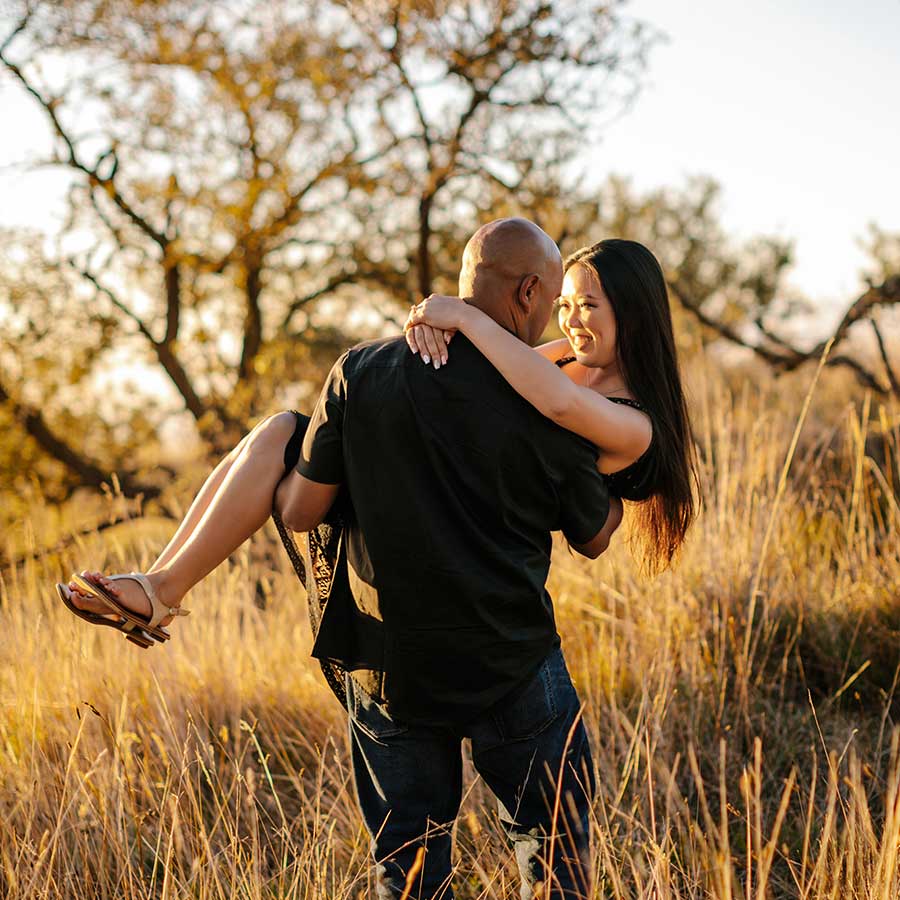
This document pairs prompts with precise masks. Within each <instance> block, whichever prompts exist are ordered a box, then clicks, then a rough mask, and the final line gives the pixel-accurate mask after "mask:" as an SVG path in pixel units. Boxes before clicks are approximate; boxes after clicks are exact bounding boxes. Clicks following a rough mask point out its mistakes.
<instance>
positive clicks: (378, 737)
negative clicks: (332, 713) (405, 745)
mask: <svg viewBox="0 0 900 900" xmlns="http://www.w3.org/2000/svg"><path fill="white" fill-rule="evenodd" d="M347 688H348V690H347V700H348V703H347V707H348V711H349V713H350V718H351V719H352V720H353V724H354V725H355V726H357V727H358V728H359V729H360V730H361V731H363V732H364V733H365V734H366V735H368V737H370V738H371V739H372V740H373V741H376V742H381V741H383V740H385V739H386V738H391V737H397V735H400V734H405V733H406V732H407V731H409V725H406V724H405V723H403V722H399V721H397V720H396V719H393V718H391V716H390V714H389V713H388V711H387V710H386V709H385V708H384V705H383V704H382V703H379V702H378V701H377V700H376V699H375V698H374V697H372V696H371V695H370V694H368V693H367V692H366V691H365V689H364V688H362V687H361V686H360V685H359V683H358V682H357V681H355V680H354V679H353V677H352V676H351V675H348V676H347Z"/></svg>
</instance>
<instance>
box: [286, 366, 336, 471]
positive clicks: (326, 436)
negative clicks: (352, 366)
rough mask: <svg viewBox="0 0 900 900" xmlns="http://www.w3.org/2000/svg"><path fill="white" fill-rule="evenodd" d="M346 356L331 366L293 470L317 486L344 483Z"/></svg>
mask: <svg viewBox="0 0 900 900" xmlns="http://www.w3.org/2000/svg"><path fill="white" fill-rule="evenodd" d="M346 365H347V353H344V354H343V355H342V356H341V357H340V358H339V359H338V361H337V362H336V363H335V364H334V365H333V366H332V368H331V372H330V373H329V374H328V378H327V379H326V381H325V386H324V387H323V388H322V392H321V393H320V394H319V401H318V403H316V408H315V410H314V411H313V414H312V418H311V419H310V420H309V427H308V428H307V429H306V436H305V437H304V438H303V448H302V450H301V451H300V459H299V461H298V462H297V471H298V472H299V473H300V474H301V475H303V476H304V477H305V478H308V479H309V480H310V481H316V482H318V483H319V484H342V483H343V482H344V446H343V436H344V413H345V411H346V406H347V379H346V372H345V369H346Z"/></svg>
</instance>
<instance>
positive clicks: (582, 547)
mask: <svg viewBox="0 0 900 900" xmlns="http://www.w3.org/2000/svg"><path fill="white" fill-rule="evenodd" d="M624 514H625V507H624V506H623V504H622V501H621V500H620V499H619V498H618V497H610V498H609V515H608V516H607V517H606V521H605V522H604V523H603V527H602V528H601V529H600V531H598V532H597V534H596V535H595V536H594V537H593V538H591V539H590V540H589V541H588V542H587V543H586V544H570V545H569V546H570V547H571V548H572V549H573V550H574V551H575V552H576V553H580V554H581V555H582V556H586V557H588V559H596V558H597V557H598V556H599V555H600V554H601V553H604V552H606V549H607V548H608V547H609V541H610V538H611V537H612V536H613V532H614V531H615V530H616V529H617V528H618V527H619V526H620V525H621V524H622V518H623V516H624Z"/></svg>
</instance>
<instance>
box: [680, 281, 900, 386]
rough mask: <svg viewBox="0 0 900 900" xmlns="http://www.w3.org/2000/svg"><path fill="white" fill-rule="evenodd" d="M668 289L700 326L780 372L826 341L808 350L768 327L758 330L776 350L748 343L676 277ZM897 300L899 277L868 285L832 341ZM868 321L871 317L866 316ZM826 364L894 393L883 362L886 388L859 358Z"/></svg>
mask: <svg viewBox="0 0 900 900" xmlns="http://www.w3.org/2000/svg"><path fill="white" fill-rule="evenodd" d="M669 289H670V290H671V291H672V293H673V294H675V296H676V297H677V298H678V300H679V301H680V302H681V305H682V306H683V307H684V308H685V309H687V310H688V311H689V312H690V313H692V314H693V315H694V316H695V317H696V318H697V319H698V320H699V321H700V322H702V323H703V324H704V325H706V326H707V327H709V328H711V329H712V330H713V331H715V332H716V333H717V334H719V335H721V336H722V337H724V338H726V339H727V340H729V341H731V342H732V343H734V344H737V345H738V346H740V347H745V348H746V349H748V350H752V351H753V352H754V353H755V354H756V355H757V356H759V357H760V358H762V359H764V360H765V361H766V362H767V363H769V364H770V365H771V366H773V367H774V368H775V369H777V370H778V371H780V372H791V371H793V370H794V369H797V368H799V367H800V366H801V365H803V364H804V363H806V362H808V361H810V360H812V359H817V358H818V357H820V356H821V354H822V352H823V351H824V349H825V346H826V345H827V344H828V340H824V341H820V342H819V343H818V344H816V346H815V347H813V348H811V349H810V350H801V349H799V348H798V347H796V346H794V345H793V344H791V343H789V342H788V341H787V340H786V339H784V338H782V337H780V336H777V335H775V334H773V333H772V332H770V331H769V330H768V329H760V330H761V331H762V332H763V334H764V336H765V337H767V338H768V339H769V340H771V341H773V343H775V344H777V345H778V347H779V349H778V350H777V351H776V350H773V349H771V348H769V347H765V346H763V345H762V344H756V343H752V342H750V341H748V340H746V339H745V338H744V337H742V336H741V335H740V334H739V333H738V332H737V331H735V329H733V328H732V327H731V326H729V325H727V324H726V323H724V322H719V321H718V320H716V319H715V318H713V317H712V316H711V315H709V314H708V313H706V312H704V311H703V309H702V308H701V306H700V304H698V303H696V302H695V301H694V300H693V299H692V298H691V297H690V294H689V292H688V290H687V289H686V287H685V286H684V285H683V284H681V283H680V282H679V281H678V280H677V279H674V280H672V281H671V282H670V283H669ZM897 302H900V276H893V277H891V278H889V279H888V280H887V281H885V282H884V283H883V284H881V285H879V286H877V287H876V286H872V287H870V288H869V289H868V290H867V291H866V292H865V293H863V294H862V295H860V296H859V297H858V298H857V299H856V300H855V301H854V302H853V303H852V304H851V305H850V306H849V307H848V309H847V312H846V313H844V317H843V318H842V319H841V321H840V323H839V324H838V326H837V328H836V329H835V332H834V336H833V340H834V343H835V345H837V344H838V343H839V342H841V341H842V340H844V338H846V336H847V333H848V331H849V329H850V327H851V326H852V325H853V324H854V323H856V322H859V321H860V320H862V319H866V318H868V317H870V316H871V314H872V312H873V310H874V309H875V308H876V307H878V306H881V305H887V304H893V303H897ZM870 321H872V320H871V319H870ZM756 324H757V325H759V322H758V321H757V323H756ZM873 327H874V328H875V329H876V336H880V335H879V332H878V328H877V325H875V324H874V322H873ZM879 345H880V347H882V358H883V359H884V360H885V363H886V364H887V358H886V351H884V350H883V342H881V341H879ZM826 365H827V366H829V367H838V366H843V367H845V368H849V369H851V370H852V371H853V372H854V373H855V374H856V377H857V378H858V379H859V381H860V383H861V384H864V385H865V386H866V387H870V388H872V390H874V391H876V392H877V393H879V394H888V393H891V392H894V393H897V392H898V391H897V388H898V384H897V380H896V378H895V376H894V373H893V371H892V370H891V368H890V366H889V365H887V368H888V377H889V378H890V382H891V383H890V387H885V385H884V384H882V383H881V381H879V379H878V378H877V377H876V375H875V374H874V373H873V372H871V371H869V369H867V368H866V367H865V366H864V365H863V364H862V363H861V362H860V361H859V360H857V359H854V358H853V357H850V356H847V355H845V354H843V355H842V354H839V355H835V356H831V357H830V358H829V360H828V362H827V363H826Z"/></svg>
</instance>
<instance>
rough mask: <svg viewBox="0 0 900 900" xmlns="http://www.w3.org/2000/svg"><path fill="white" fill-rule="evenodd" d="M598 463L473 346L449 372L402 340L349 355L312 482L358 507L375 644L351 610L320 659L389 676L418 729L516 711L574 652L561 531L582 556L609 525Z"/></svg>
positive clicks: (314, 430) (350, 531)
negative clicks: (559, 584)
mask: <svg viewBox="0 0 900 900" xmlns="http://www.w3.org/2000/svg"><path fill="white" fill-rule="evenodd" d="M596 457H597V452H596V449H595V448H594V446H593V445H592V444H590V443H589V442H588V441H585V440H583V439H582V438H580V437H578V436H577V435H575V434H573V433H572V432H569V431H566V430H565V429H562V428H560V427H558V426H557V425H555V424H553V423H552V422H550V421H549V420H548V419H546V418H545V417H544V416H542V415H541V414H540V413H538V412H537V410H535V409H534V408H533V407H532V406H531V405H530V404H528V403H527V402H526V401H525V400H523V399H522V398H521V397H520V396H519V395H518V394H516V392H515V391H514V390H513V389H512V388H511V387H510V386H509V385H508V384H507V383H506V381H505V380H504V379H503V377H502V376H501V375H500V374H499V373H498V372H497V370H496V369H495V368H494V367H493V366H492V365H491V364H490V363H489V362H488V361H487V359H486V358H485V357H484V356H483V355H482V354H481V353H480V352H479V351H478V349H477V348H476V347H475V346H474V345H473V344H472V343H471V342H470V341H468V340H467V339H466V338H465V337H464V336H463V335H461V334H459V335H457V336H456V338H455V339H454V340H453V343H452V345H451V346H450V360H449V362H448V364H447V365H446V366H444V367H442V368H441V369H439V370H435V369H434V368H433V367H431V366H427V365H425V364H423V362H422V360H421V359H420V358H419V357H418V356H415V355H414V354H412V353H411V352H410V351H409V348H408V347H407V345H406V343H405V341H404V340H403V339H402V338H390V339H388V340H381V341H374V342H370V343H366V344H360V345H359V346H357V347H354V348H353V349H351V350H349V351H347V352H346V353H345V354H344V355H343V356H342V357H341V358H340V359H339V360H338V361H337V362H336V363H335V365H334V367H333V369H332V371H331V374H330V375H329V377H328V381H327V382H326V384H325V387H324V388H323V390H322V393H321V396H320V398H319V402H318V405H317V407H316V409H315V412H314V413H313V416H312V421H311V422H310V425H309V428H308V430H307V433H306V438H305V440H304V444H303V452H302V454H301V459H300V462H299V464H298V466H297V469H298V471H299V472H300V473H301V474H302V475H304V476H306V477H307V478H309V479H311V480H313V481H317V482H320V483H324V484H343V485H345V487H346V489H347V492H348V493H349V498H350V501H351V504H352V515H351V516H350V519H349V521H348V523H347V527H346V531H345V535H344V542H345V543H344V547H343V552H344V553H345V554H346V560H347V562H348V563H349V566H348V570H347V571H348V574H349V584H348V585H347V586H348V588H349V590H348V591H347V594H348V596H349V595H352V605H353V614H352V615H351V616H350V619H352V620H354V621H355V622H356V625H357V626H359V628H360V629H361V632H360V633H362V634H363V635H364V637H363V638H362V639H360V638H359V636H358V635H357V636H354V635H352V634H351V633H350V632H351V631H353V629H354V627H355V626H354V624H353V622H352V621H349V620H348V618H347V615H346V610H344V613H343V614H341V613H339V612H338V610H337V609H335V611H334V615H333V621H332V623H331V626H330V627H327V623H326V621H325V620H323V623H322V630H323V633H320V636H319V637H320V640H318V641H317V645H316V649H315V650H314V653H315V654H316V655H317V656H319V657H323V656H327V657H329V658H332V659H336V660H338V661H340V662H343V663H345V665H346V667H347V668H351V669H352V668H370V669H377V670H380V671H381V672H383V685H382V691H383V695H384V698H385V700H386V701H387V704H388V707H389V709H390V710H391V712H392V714H395V715H397V716H399V717H401V718H406V719H407V720H410V721H421V722H430V723H462V722H465V721H466V720H467V719H469V718H472V717H474V716H475V715H477V714H478V713H480V712H482V711H484V710H485V709H487V708H488V707H490V706H491V705H493V704H494V703H496V702H497V701H498V700H500V699H502V698H503V696H504V695H506V694H507V693H509V692H510V691H512V690H514V689H515V688H516V687H517V685H519V684H520V683H522V682H523V681H524V680H525V679H526V678H528V677H529V676H530V675H531V674H532V673H533V672H534V670H535V669H536V668H537V667H538V666H539V665H540V663H541V662H542V660H543V659H544V658H545V657H546V656H547V654H548V653H549V652H550V651H551V650H552V649H553V647H554V646H556V644H557V643H558V640H559V638H558V636H557V633H556V625H555V621H554V616H553V607H552V603H551V600H550V597H549V595H548V593H547V591H546V588H545V582H546V579H547V574H548V570H549V566H550V548H551V539H550V532H551V531H555V530H562V531H563V532H564V534H565V536H566V538H567V539H568V540H569V541H570V542H571V543H574V544H582V543H586V542H588V541H589V540H591V539H592V538H593V537H594V536H595V535H596V534H597V532H599V531H600V529H601V528H602V527H603V524H604V522H605V521H606V516H607V514H608V511H609V497H608V494H607V491H606V487H605V486H604V483H603V479H602V477H601V476H600V474H599V472H598V471H597V464H596ZM335 589H336V590H340V585H336V586H335ZM332 599H333V600H336V598H332ZM335 605H336V606H337V603H335ZM329 606H331V601H329ZM328 616H329V610H326V618H327V617H328Z"/></svg>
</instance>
